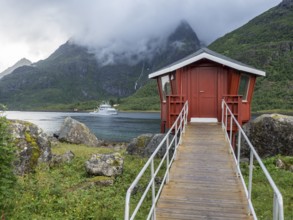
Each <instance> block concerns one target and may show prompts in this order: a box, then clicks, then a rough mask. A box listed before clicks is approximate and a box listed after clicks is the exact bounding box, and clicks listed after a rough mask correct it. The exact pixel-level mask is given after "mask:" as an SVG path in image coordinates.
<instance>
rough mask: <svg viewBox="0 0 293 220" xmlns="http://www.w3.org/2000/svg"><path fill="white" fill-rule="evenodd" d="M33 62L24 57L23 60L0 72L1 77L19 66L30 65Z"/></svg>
mask: <svg viewBox="0 0 293 220" xmlns="http://www.w3.org/2000/svg"><path fill="white" fill-rule="evenodd" d="M31 64H32V62H31V61H29V60H28V59H26V58H22V59H21V60H19V61H17V62H16V63H15V64H14V65H13V66H11V67H8V68H7V69H6V70H4V71H3V72H1V73H0V79H1V78H2V77H3V76H6V75H8V74H10V73H12V72H13V71H14V70H16V69H17V68H18V67H21V66H30V65H31Z"/></svg>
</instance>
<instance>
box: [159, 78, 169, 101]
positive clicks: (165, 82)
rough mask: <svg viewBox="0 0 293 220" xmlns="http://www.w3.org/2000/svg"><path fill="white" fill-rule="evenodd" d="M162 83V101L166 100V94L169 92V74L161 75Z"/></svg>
mask: <svg viewBox="0 0 293 220" xmlns="http://www.w3.org/2000/svg"><path fill="white" fill-rule="evenodd" d="M161 83H162V98H163V101H164V102H165V101H166V96H167V95H170V94H171V85H170V78H169V76H168V75H167V76H162V77H161Z"/></svg>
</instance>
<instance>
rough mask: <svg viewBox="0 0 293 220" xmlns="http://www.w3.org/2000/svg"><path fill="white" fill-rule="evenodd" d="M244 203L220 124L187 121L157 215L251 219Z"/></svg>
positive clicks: (160, 217)
mask: <svg viewBox="0 0 293 220" xmlns="http://www.w3.org/2000/svg"><path fill="white" fill-rule="evenodd" d="M247 207H248V205H247V202H246V200H245V197H244V191H243V189H242V185H241V182H240V180H239V179H238V178H237V177H236V174H235V165H234V162H233V158H232V155H231V154H230V153H229V146H228V143H227V141H226V140H225V136H224V132H223V131H222V128H221V126H220V125H219V124H189V125H188V126H187V128H186V133H185V134H184V136H183V142H182V145H181V146H180V147H179V148H178V153H177V158H176V160H175V161H174V163H173V165H172V168H171V172H170V182H169V183H168V184H167V185H165V186H164V189H163V191H162V194H161V197H160V199H159V202H158V205H157V209H156V217H157V219H158V220H165V219H170V220H175V219H178V220H179V219H216V220H217V219H218V220H220V219H225V220H230V219H252V217H250V216H248V215H247Z"/></svg>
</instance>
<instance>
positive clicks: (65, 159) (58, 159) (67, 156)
mask: <svg viewBox="0 0 293 220" xmlns="http://www.w3.org/2000/svg"><path fill="white" fill-rule="evenodd" d="M74 157H75V154H74V153H73V152H72V151H70V150H69V151H67V152H65V153H64V154H61V155H54V154H53V155H52V160H51V162H50V166H54V165H57V164H61V163H69V162H71V161H72V160H73V158H74Z"/></svg>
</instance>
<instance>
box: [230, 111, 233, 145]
mask: <svg viewBox="0 0 293 220" xmlns="http://www.w3.org/2000/svg"><path fill="white" fill-rule="evenodd" d="M230 117H231V119H230V142H231V144H232V142H233V140H232V133H233V132H232V131H233V117H232V115H230Z"/></svg>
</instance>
